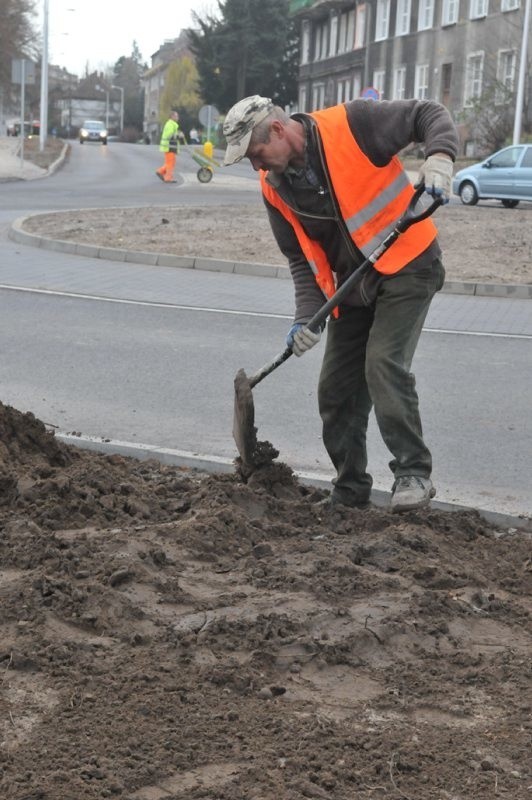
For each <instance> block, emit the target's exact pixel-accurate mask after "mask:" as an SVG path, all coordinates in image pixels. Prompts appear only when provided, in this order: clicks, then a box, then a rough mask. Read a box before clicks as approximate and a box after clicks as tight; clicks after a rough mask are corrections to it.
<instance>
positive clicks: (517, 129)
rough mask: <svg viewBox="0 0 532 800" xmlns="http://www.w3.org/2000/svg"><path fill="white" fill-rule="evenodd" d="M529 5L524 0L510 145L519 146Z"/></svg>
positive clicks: (528, 27)
mask: <svg viewBox="0 0 532 800" xmlns="http://www.w3.org/2000/svg"><path fill="white" fill-rule="evenodd" d="M530 3H531V0H525V17H524V20H523V39H522V42H521V58H520V61H519V77H518V80H517V95H516V98H515V118H514V136H513V141H512V144H519V142H520V141H521V120H522V118H523V100H524V96H525V80H526V51H527V46H528V34H529V29H530Z"/></svg>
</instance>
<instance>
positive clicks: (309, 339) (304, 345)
mask: <svg viewBox="0 0 532 800" xmlns="http://www.w3.org/2000/svg"><path fill="white" fill-rule="evenodd" d="M320 339H321V331H318V333H314V332H313V331H309V329H308V328H306V327H305V326H304V325H303V323H302V322H296V323H295V324H294V325H292V327H291V328H290V330H289V331H288V334H287V336H286V344H287V345H288V347H291V348H292V352H293V354H294V355H295V356H298V357H299V356H302V355H303V353H306V352H307V350H310V349H311V347H314V345H315V344H318V342H319V340H320Z"/></svg>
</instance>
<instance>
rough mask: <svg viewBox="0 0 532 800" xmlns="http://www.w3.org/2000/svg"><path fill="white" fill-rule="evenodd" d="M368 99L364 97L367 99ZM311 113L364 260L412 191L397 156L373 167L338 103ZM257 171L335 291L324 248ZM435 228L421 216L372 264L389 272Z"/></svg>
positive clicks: (328, 290)
mask: <svg viewBox="0 0 532 800" xmlns="http://www.w3.org/2000/svg"><path fill="white" fill-rule="evenodd" d="M368 102H369V101H368ZM310 116H312V117H313V118H314V119H315V121H316V124H317V127H318V130H319V133H320V138H321V143H322V149H323V157H322V161H324V164H323V166H324V167H325V171H326V173H327V174H328V177H329V184H330V188H331V189H333V191H334V195H335V197H336V204H337V206H338V207H339V209H340V213H341V216H342V218H343V221H344V223H345V226H346V228H347V230H348V231H349V234H350V236H351V238H352V240H353V242H354V244H355V245H356V247H357V248H358V249H359V250H360V251H361V252H362V253H363V255H364V256H365V257H366V258H367V257H368V256H370V255H371V253H372V252H373V251H374V250H375V249H376V248H377V247H378V245H379V244H380V243H381V242H382V241H383V240H384V239H385V238H386V236H387V235H388V234H389V233H390V232H391V231H392V230H393V228H394V226H395V223H396V222H397V220H398V219H399V218H400V217H401V215H402V214H403V212H404V211H405V209H406V207H407V205H408V203H409V201H410V198H411V197H412V195H413V193H414V189H413V187H412V184H411V183H410V181H409V179H408V176H407V175H406V173H405V171H404V169H403V167H402V165H401V162H400V160H399V159H398V158H397V156H394V157H393V158H392V159H391V161H390V162H389V163H388V164H387V165H386V166H384V167H377V166H375V164H373V163H372V162H371V161H370V160H369V158H368V157H367V156H366V155H364V153H363V152H362V150H361V149H360V147H359V146H358V144H357V141H356V139H355V138H354V137H353V134H352V133H351V129H350V127H349V123H348V121H347V112H346V109H345V106H343V105H338V106H334V107H332V108H327V109H324V110H323V111H315V112H313V113H312V114H311V115H310ZM266 176H267V172H265V171H264V170H261V173H260V179H261V186H262V191H263V194H264V196H265V198H266V199H267V200H268V202H269V203H271V205H272V206H274V207H275V208H277V209H278V211H280V212H281V213H282V215H283V216H284V218H285V219H286V220H287V221H288V222H289V223H290V224H291V225H292V228H293V229H294V232H295V234H296V236H297V239H298V241H299V245H300V247H301V249H302V251H303V253H304V255H305V258H306V259H307V261H308V262H309V265H310V267H311V269H312V271H313V273H314V276H315V278H316V282H317V284H318V286H319V287H320V289H321V290H322V292H323V293H324V294H325V296H326V297H328V298H329V297H331V296H332V295H333V294H334V291H335V280H334V276H333V271H332V269H331V266H330V264H329V262H328V259H327V256H326V254H325V251H324V250H323V248H322V247H321V245H320V244H319V243H318V242H317V241H316V240H314V239H311V238H310V237H309V236H308V235H307V233H306V232H305V230H304V228H303V225H302V224H301V222H300V221H299V219H298V217H297V215H296V214H295V212H294V211H293V210H292V209H291V208H290V206H288V205H287V204H286V203H285V201H284V200H283V199H282V198H281V197H280V196H279V195H278V194H277V192H276V191H275V189H274V188H273V186H271V185H270V184H269V183H268V182H267V180H266ZM436 235H437V229H436V226H435V225H434V223H433V222H432V220H430V219H425V220H422V221H421V222H417V223H416V224H415V225H412V227H411V228H408V229H407V230H406V231H405V232H404V233H403V234H401V235H400V236H399V238H398V239H396V241H395V242H394V244H392V245H391V247H390V248H389V249H388V250H387V251H386V252H385V253H384V254H383V255H382V256H381V257H380V258H379V260H378V261H377V262H376V263H375V269H377V270H378V271H379V272H381V273H383V274H384V275H393V274H394V273H396V272H399V270H401V269H403V267H405V266H406V265H407V264H408V263H410V261H412V260H413V259H414V258H416V257H417V256H419V255H420V254H421V253H422V252H423V251H424V250H426V249H427V247H428V246H429V245H430V244H431V242H433V241H434V239H435V238H436Z"/></svg>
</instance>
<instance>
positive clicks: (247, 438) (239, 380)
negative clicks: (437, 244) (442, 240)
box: [233, 185, 443, 476]
mask: <svg viewBox="0 0 532 800" xmlns="http://www.w3.org/2000/svg"><path fill="white" fill-rule="evenodd" d="M424 191H425V187H424V185H421V186H418V187H417V188H416V191H415V192H414V194H413V195H412V198H411V200H410V202H409V204H408V206H407V208H406V210H405V212H404V214H403V215H402V216H401V218H400V219H399V220H398V221H397V222H396V224H395V227H394V229H393V230H392V231H391V232H390V233H389V234H388V235H387V236H386V238H385V239H384V240H383V241H382V242H381V244H379V245H378V246H377V247H376V248H375V250H373V252H372V253H371V254H370V255H369V256H368V258H367V259H366V260H365V261H364V263H363V264H361V265H360V266H359V267H358V268H357V269H356V270H355V271H354V272H353V273H352V274H351V275H350V276H349V277H348V278H347V280H346V281H345V282H344V283H343V284H342V285H341V287H340V288H339V289H337V290H336V292H335V293H334V294H333V295H332V297H331V298H330V299H329V300H327V302H326V303H324V305H323V306H322V307H321V308H320V309H319V311H317V312H316V314H314V316H313V317H312V319H311V320H310V321H309V322H308V323H307V325H306V327H307V328H308V329H309V330H311V331H313V332H314V333H317V332H318V331H319V330H321V328H322V325H323V323H324V322H325V321H326V319H327V317H328V316H329V314H330V313H331V312H332V311H333V309H334V308H336V306H337V305H338V304H339V303H341V301H342V300H343V299H344V297H346V295H347V294H349V292H350V291H351V290H352V289H353V288H354V286H355V285H356V284H357V283H358V282H359V281H360V280H361V279H362V277H363V275H364V273H365V271H366V270H367V268H368V267H369V266H373V265H374V264H375V262H376V261H377V260H378V259H379V258H380V257H381V256H382V255H383V254H384V253H385V252H386V250H388V249H389V248H390V247H391V246H392V244H393V243H394V242H395V241H396V239H398V237H399V236H400V235H401V234H402V233H404V232H405V231H406V230H407V229H408V228H410V226H411V225H414V224H415V223H416V222H420V221H421V220H423V219H426V218H427V217H429V216H430V215H431V214H432V213H433V212H434V211H435V210H436V209H437V208H438V206H440V205H442V204H443V200H442V199H441V198H436V199H435V200H434V201H433V202H432V203H431V204H430V205H429V206H428V207H427V208H425V209H424V210H423V211H421V212H420V213H418V214H416V213H415V208H416V205H417V203H418V201H419V199H420V197H421V195H422V194H423V192H424ZM291 355H292V348H291V347H287V348H286V349H285V350H283V352H282V353H279V354H278V355H277V356H275V358H274V359H273V361H271V362H269V363H268V364H265V365H264V366H263V367H261V369H259V370H258V371H257V372H255V373H254V374H253V375H251V376H250V377H248V376H247V375H246V373H245V372H244V370H243V369H240V370H238V372H237V374H236V377H235V380H234V384H235V406H234V417H233V438H234V440H235V442H236V446H237V448H238V452H239V454H240V459H241V464H240V470H241V472H242V474H243V475H245V476H249V475H251V474H252V473H253V472H254V471H255V470H256V469H257V468H258V467H260V466H261V464H263V463H265V457H264V456H265V445H268V444H269V443H267V442H266V443H264V442H258V441H257V429H256V427H255V409H254V406H253V394H252V389H253V388H254V387H255V386H257V384H258V383H260V382H261V381H262V380H264V378H266V377H267V376H268V375H270V373H272V372H273V371H274V370H275V369H277V367H279V366H280V365H281V364H283V363H284V362H285V361H286V360H287V359H288V358H290V356H291ZM271 450H274V448H271V446H270V448H268V447H266V451H267V452H271ZM274 452H275V455H277V451H275V450H274Z"/></svg>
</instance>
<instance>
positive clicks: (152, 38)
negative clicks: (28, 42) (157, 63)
mask: <svg viewBox="0 0 532 800" xmlns="http://www.w3.org/2000/svg"><path fill="white" fill-rule="evenodd" d="M36 7H37V9H38V10H39V13H38V16H37V18H36V24H37V27H38V29H39V30H40V31H42V18H43V9H44V0H37V4H36ZM217 8H218V6H217V3H216V2H215V0H195V2H194V0H150V2H146V0H144V1H143V0H133V2H132V1H131V0H48V51H49V52H48V58H49V62H50V64H57V65H58V66H60V67H66V69H67V70H68V71H69V72H73V73H74V74H76V75H78V76H80V77H81V76H83V75H84V74H85V67H86V65H87V63H88V64H89V71H90V72H93V71H94V70H103V69H104V68H105V67H106V66H107V65H109V64H110V65H113V64H114V63H115V62H116V61H117V60H118V59H119V58H120V56H129V55H131V50H132V45H133V41H134V40H135V41H136V42H137V44H138V47H139V49H140V52H141V55H142V58H143V61H145V62H146V63H147V64H151V56H152V54H153V53H155V52H156V51H157V50H158V49H159V47H160V46H161V45H162V44H163V42H164V41H165V39H175V38H176V37H177V36H178V35H179V32H180V31H181V30H182V28H188V27H191V25H192V22H193V21H192V13H191V10H192V9H193V10H195V11H196V13H198V14H199V16H200V17H203V16H205V13H207V12H211V13H216V12H217Z"/></svg>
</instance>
